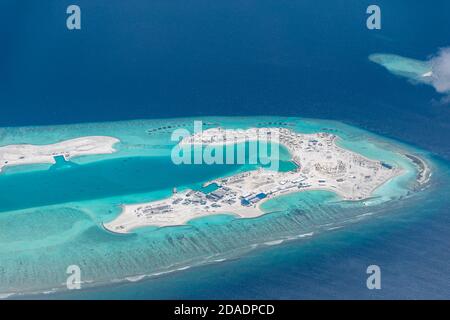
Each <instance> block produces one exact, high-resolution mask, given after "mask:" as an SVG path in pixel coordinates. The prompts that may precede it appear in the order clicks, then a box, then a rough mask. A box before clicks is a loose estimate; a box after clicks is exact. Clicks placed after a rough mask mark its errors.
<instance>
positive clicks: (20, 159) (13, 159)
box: [0, 136, 119, 172]
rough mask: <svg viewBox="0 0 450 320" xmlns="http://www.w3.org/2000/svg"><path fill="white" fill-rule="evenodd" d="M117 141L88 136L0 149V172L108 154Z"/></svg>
mask: <svg viewBox="0 0 450 320" xmlns="http://www.w3.org/2000/svg"><path fill="white" fill-rule="evenodd" d="M117 142H119V139H117V138H113V137H106V136H88V137H81V138H76V139H70V140H65V141H62V142H58V143H54V144H47V145H32V144H14V145H8V146H4V147H0V172H1V171H2V168H3V167H6V166H17V165H24V164H37V163H55V157H57V156H63V157H64V158H65V159H66V160H69V159H70V158H73V157H77V156H85V155H96V154H108V153H113V152H115V151H116V150H115V149H114V148H113V145H114V144H115V143H117Z"/></svg>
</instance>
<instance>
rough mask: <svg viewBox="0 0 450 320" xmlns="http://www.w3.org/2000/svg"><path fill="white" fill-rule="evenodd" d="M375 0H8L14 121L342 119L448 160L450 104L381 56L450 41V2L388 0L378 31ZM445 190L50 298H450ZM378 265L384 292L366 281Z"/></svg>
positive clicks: (5, 111) (1, 70)
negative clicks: (277, 240)
mask: <svg viewBox="0 0 450 320" xmlns="http://www.w3.org/2000/svg"><path fill="white" fill-rule="evenodd" d="M372 3H373V1H365V0H327V1H312V0H294V1H288V0H228V1H207V0H192V1H180V0H169V1H168V0H149V1H142V0H129V1H121V0H109V1H92V0H71V1H66V0H47V1H32V0H23V1H13V0H6V1H1V3H0V40H1V50H0V106H1V115H0V126H24V125H41V124H42V125H43V124H65V123H78V122H101V121H112V120H125V119H136V118H171V117H179V116H194V117H195V116H205V115H227V116H243V115H280V116H281V115H283V116H284V115H286V116H302V117H311V118H324V119H335V120H340V121H343V122H346V123H349V124H352V125H356V126H358V127H361V128H364V129H368V130H371V131H373V132H376V133H379V134H381V135H384V136H388V137H391V138H394V139H396V140H399V141H403V142H407V143H409V144H413V145H415V146H418V147H420V148H423V149H425V150H428V151H431V152H432V153H433V154H434V155H435V157H436V160H437V161H438V162H440V164H441V165H442V166H443V167H444V168H448V161H449V160H450V143H449V140H450V105H441V104H438V103H436V101H438V100H439V99H440V98H441V96H440V95H439V94H437V93H436V92H435V91H434V89H433V88H432V87H431V86H430V87H429V86H424V85H413V84H411V83H409V82H408V81H406V80H405V79H403V78H399V77H396V76H394V75H392V74H390V73H389V72H387V71H386V70H385V69H383V68H381V67H380V66H379V65H376V64H374V63H371V62H370V61H369V60H368V56H369V55H370V54H372V53H376V52H378V53H394V54H398V55H401V56H406V57H411V58H416V59H420V60H425V59H426V58H427V57H429V56H430V55H431V54H433V53H436V52H437V50H438V48H440V47H445V46H450V20H449V19H448V18H449V12H450V2H449V1H446V0H433V1H427V2H425V1H420V0H414V1H412V0H377V1H376V4H378V5H379V6H380V7H381V10H382V30H379V31H371V30H368V29H367V28H366V26H365V23H366V18H367V15H366V13H365V12H366V8H367V6H368V5H370V4H372ZM69 4H78V5H79V6H80V7H81V11H82V29H81V30H79V31H69V30H67V28H66V17H67V15H66V13H65V11H66V8H67V6H68V5H69ZM447 170H448V169H447ZM445 186H446V185H445V184H444V187H445ZM439 203H442V202H439V201H438V200H436V205H435V203H434V202H431V203H430V205H428V206H426V205H424V206H418V207H417V208H416V209H415V210H414V212H402V213H399V214H398V215H395V216H383V217H378V218H374V219H373V220H371V221H370V222H364V224H356V225H353V226H351V227H349V228H345V229H342V230H337V231H334V232H330V233H328V234H324V235H320V236H318V237H313V238H312V239H310V240H305V241H302V242H301V244H300V243H298V242H291V243H287V244H283V245H280V246H274V247H271V248H268V249H261V250H258V251H255V252H253V253H251V254H249V255H247V256H245V257H242V258H239V259H237V260H234V261H227V262H224V263H219V264H216V265H213V266H212V265H209V266H203V267H198V268H193V269H190V270H186V271H183V272H178V273H174V274H171V275H168V276H163V277H160V278H158V279H151V280H148V281H142V282H137V283H132V284H124V285H120V286H114V287H103V288H98V289H92V290H88V291H86V292H75V293H70V294H61V295H55V296H48V297H47V298H52V297H57V298H59V297H63V298H131V299H132V298H192V299H194V298H399V297H400V298H423V297H425V298H444V297H447V298H449V297H450V281H449V280H450V211H449V209H448V207H444V206H439ZM373 263H374V264H378V265H380V266H381V267H382V268H383V274H382V277H383V280H382V283H383V289H382V290H377V291H370V290H367V288H366V287H365V278H366V276H367V275H366V274H365V267H366V266H367V265H369V264H373ZM438 284H439V285H438Z"/></svg>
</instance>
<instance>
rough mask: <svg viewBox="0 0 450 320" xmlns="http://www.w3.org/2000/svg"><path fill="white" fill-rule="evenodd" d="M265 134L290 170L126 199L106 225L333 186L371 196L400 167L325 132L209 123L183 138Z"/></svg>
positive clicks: (214, 141) (177, 220) (165, 220)
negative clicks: (286, 157)
mask: <svg viewBox="0 0 450 320" xmlns="http://www.w3.org/2000/svg"><path fill="white" fill-rule="evenodd" d="M275 133H276V134H275ZM262 136H264V137H267V136H269V137H272V142H276V143H279V144H281V145H283V146H285V147H286V148H287V150H288V151H289V153H290V154H291V156H292V161H293V162H294V163H295V164H296V168H295V169H294V170H291V171H287V172H280V171H274V170H268V169H265V168H259V169H257V170H252V171H246V172H243V173H239V174H236V175H232V176H230V177H226V178H219V179H215V180H213V181H209V182H207V183H205V184H204V185H205V186H209V185H214V187H215V188H214V189H215V190H214V191H212V192H209V193H204V192H202V191H196V190H191V189H190V190H186V191H183V192H179V193H176V192H174V194H173V195H172V196H171V197H170V198H167V199H164V200H158V201H153V202H148V203H142V204H132V205H124V206H123V208H122V212H121V214H120V215H119V216H118V217H117V218H116V219H114V220H113V221H111V222H108V223H104V227H105V228H106V229H107V230H110V231H112V232H115V233H128V232H130V231H132V230H133V229H136V228H140V227H145V226H158V227H162V226H174V225H182V224H185V223H186V222H188V221H189V220H192V219H194V218H199V217H203V216H208V215H213V214H219V213H228V214H234V215H237V216H239V217H242V218H252V217H257V216H260V215H262V214H264V212H263V211H262V210H261V207H260V206H261V204H262V203H263V202H264V201H267V200H268V199H271V198H274V197H277V196H280V195H283V194H288V193H293V192H301V191H307V190H327V191H332V192H335V193H336V194H338V195H339V196H341V197H342V198H343V199H344V200H350V201H359V200H364V199H367V198H369V197H371V196H372V193H373V191H374V190H375V189H377V188H378V187H380V186H381V185H383V184H384V183H386V182H387V181H389V180H390V179H392V178H394V177H395V176H397V175H399V174H401V173H402V168H400V167H398V166H394V165H391V164H388V163H385V162H382V161H377V160H372V159H368V158H366V157H364V156H362V155H360V154H357V153H355V152H352V151H349V150H346V149H344V148H341V147H339V146H338V145H337V144H336V140H337V138H338V137H337V136H336V135H333V134H331V133H326V132H322V133H314V134H302V133H297V132H295V131H293V130H290V129H287V128H250V129H247V130H240V129H222V128H211V129H208V130H205V131H203V132H201V133H197V134H193V135H191V136H189V137H186V138H184V139H183V140H181V141H180V143H179V144H180V145H196V144H201V145H204V146H205V145H206V146H208V145H209V146H211V145H220V144H235V143H240V142H243V141H254V140H258V139H259V138H260V137H262ZM225 137H226V138H225ZM230 137H231V138H230ZM423 166H424V168H425V166H426V165H423Z"/></svg>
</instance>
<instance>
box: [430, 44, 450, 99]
mask: <svg viewBox="0 0 450 320" xmlns="http://www.w3.org/2000/svg"><path fill="white" fill-rule="evenodd" d="M429 62H430V64H431V70H432V71H433V75H432V77H431V84H432V85H433V87H434V88H435V89H436V91H437V92H440V93H446V94H450V47H447V48H442V49H440V50H439V51H438V53H437V54H436V55H435V56H432V57H431V59H430V60H429Z"/></svg>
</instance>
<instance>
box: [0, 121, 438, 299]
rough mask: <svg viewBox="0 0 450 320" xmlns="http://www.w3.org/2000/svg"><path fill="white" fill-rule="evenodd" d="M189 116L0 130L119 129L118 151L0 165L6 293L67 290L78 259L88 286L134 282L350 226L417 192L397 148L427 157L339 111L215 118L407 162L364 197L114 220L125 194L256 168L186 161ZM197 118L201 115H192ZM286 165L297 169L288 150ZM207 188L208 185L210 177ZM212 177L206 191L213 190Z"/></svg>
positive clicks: (313, 195)
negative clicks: (249, 211)
mask: <svg viewBox="0 0 450 320" xmlns="http://www.w3.org/2000/svg"><path fill="white" fill-rule="evenodd" d="M193 120H194V119H190V118H179V119H175V118H174V119H162V120H136V121H128V122H110V123H89V124H79V125H64V126H51V127H20V128H2V129H0V145H1V146H4V145H9V144H17V143H32V144H49V143H55V142H58V141H61V140H66V139H70V138H75V137H80V136H87V135H109V136H114V137H117V138H119V139H120V141H121V142H120V143H118V144H117V145H116V149H117V150H118V151H117V152H116V153H114V154H109V155H97V156H86V157H78V158H74V159H72V160H71V161H70V162H64V161H57V163H56V164H55V165H30V166H18V167H10V168H6V169H5V170H4V172H2V173H1V174H0V190H1V191H0V197H1V199H0V294H2V296H4V297H6V296H9V295H12V294H29V293H42V292H53V291H59V290H65V289H64V288H65V282H66V278H67V274H66V269H67V267H68V266H69V265H74V264H75V265H78V266H79V267H80V268H81V270H82V281H83V287H85V288H88V287H93V286H98V285H106V284H109V285H110V284H114V283H119V282H123V281H136V280H140V279H143V278H147V277H153V276H159V275H162V274H166V273H170V272H173V271H177V270H184V269H185V268H188V267H192V266H196V265H202V264H208V263H216V262H220V261H223V260H226V259H229V258H235V257H239V256H241V255H242V254H245V253H246V252H249V251H250V250H253V249H255V248H258V247H261V246H267V245H273V244H279V243H281V242H283V241H287V240H300V241H301V239H304V238H308V237H312V236H314V235H316V234H319V233H322V232H327V231H329V230H335V229H337V228H343V227H345V226H346V225H348V224H352V223H355V222H358V221H361V220H364V219H367V218H368V217H370V216H371V215H375V214H389V213H392V212H394V211H395V208H398V207H404V206H407V205H412V204H414V201H419V199H421V198H423V196H424V194H426V193H427V192H432V190H433V179H431V182H429V184H428V188H427V189H425V190H417V188H416V185H415V182H416V179H415V177H416V174H417V171H416V167H415V166H414V165H413V164H412V162H411V161H409V160H408V159H407V158H406V157H404V156H403V155H401V152H407V153H413V154H416V155H419V156H421V157H422V158H424V159H428V160H427V161H428V165H429V166H430V167H431V168H432V169H433V171H434V174H436V171H437V170H438V167H437V166H436V165H435V164H434V163H433V162H432V161H431V160H430V157H429V156H428V155H427V154H426V153H425V152H423V151H421V150H418V149H416V148H413V147H411V146H407V145H404V144H402V143H399V142H397V141H393V140H390V139H387V138H382V137H379V136H376V135H374V134H372V133H370V132H367V131H363V130H361V129H358V128H355V127H351V126H348V125H345V124H342V123H339V122H334V121H324V120H320V121H319V120H311V119H301V118H285V117H280V118H277V117H241V118H231V117H207V118H204V119H201V120H203V122H204V127H205V128H207V127H214V126H222V127H226V128H243V129H245V128H249V127H255V126H259V127H262V126H276V127H278V126H281V127H287V128H290V129H292V130H296V131H299V132H305V133H313V132H323V131H326V132H331V133H334V134H336V135H338V136H339V141H338V143H339V144H340V145H341V146H342V147H345V148H348V149H351V150H354V151H356V152H359V153H361V154H363V155H365V156H367V157H369V158H373V159H379V160H382V161H385V162H387V163H389V164H391V165H394V166H401V167H402V168H403V169H404V172H403V174H402V175H401V176H399V177H396V178H395V179H393V180H392V181H390V182H389V183H387V184H385V185H383V186H381V187H380V188H379V189H377V190H376V191H375V193H374V197H373V198H371V199H369V200H366V201H361V202H348V201H342V200H341V199H340V198H339V197H338V196H337V195H335V194H333V193H330V192H325V191H309V192H302V193H296V194H291V195H286V196H281V197H279V198H275V199H272V200H269V201H267V202H265V203H264V204H263V206H262V208H263V210H264V211H265V212H266V213H267V214H266V215H263V216H261V217H259V218H254V219H239V218H236V217H234V216H233V215H231V214H230V215H226V214H224V215H216V216H211V217H207V218H201V219H196V220H192V221H190V222H189V223H188V224H187V225H185V226H174V227H166V228H156V227H148V228H141V229H138V230H136V231H135V232H134V233H132V234H125V235H118V234H114V233H110V232H108V231H106V230H105V229H104V228H103V227H102V223H103V222H105V221H110V220H112V219H114V218H115V217H116V216H117V215H118V214H119V212H120V206H121V205H122V204H131V203H139V202H144V201H151V200H155V199H161V198H164V197H168V196H170V194H171V192H172V188H174V187H176V188H177V189H178V190H183V189H186V188H194V189H202V185H203V183H204V182H207V181H209V180H211V179H214V178H217V177H221V176H225V175H231V174H234V173H236V172H240V171H245V170H252V169H254V168H255V167H256V166H255V165H248V164H244V165H181V166H176V165H174V164H173V163H172V162H171V160H170V152H171V149H172V147H173V146H174V145H175V143H176V142H175V141H171V140H170V135H171V133H172V131H173V130H174V129H176V128H187V129H190V130H192V129H193ZM195 120H199V119H195ZM280 159H281V160H282V162H281V168H280V170H291V169H293V168H294V167H293V165H292V163H290V162H289V154H288V152H287V151H286V150H285V149H282V152H281V153H280ZM209 188H211V187H209ZM208 190H209V189H208V188H206V189H205V190H204V191H205V192H208Z"/></svg>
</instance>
